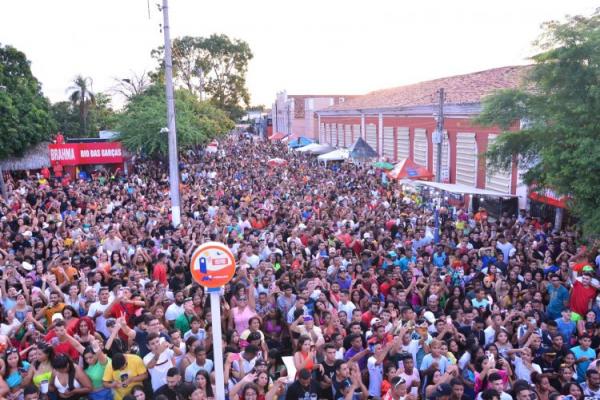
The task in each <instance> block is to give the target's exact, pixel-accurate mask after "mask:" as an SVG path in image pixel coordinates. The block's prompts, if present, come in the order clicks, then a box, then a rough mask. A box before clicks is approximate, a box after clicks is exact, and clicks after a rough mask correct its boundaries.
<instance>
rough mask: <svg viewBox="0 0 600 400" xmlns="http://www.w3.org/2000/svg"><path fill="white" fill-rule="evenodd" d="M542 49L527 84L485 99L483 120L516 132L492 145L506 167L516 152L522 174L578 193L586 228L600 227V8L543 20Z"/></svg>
mask: <svg viewBox="0 0 600 400" xmlns="http://www.w3.org/2000/svg"><path fill="white" fill-rule="evenodd" d="M536 45H537V46H538V48H539V49H540V53H539V54H537V55H535V56H534V57H533V61H534V62H535V64H534V65H533V66H532V67H531V69H530V71H529V73H528V74H527V78H526V81H525V82H524V86H523V88H522V89H521V90H509V91H501V92H499V93H496V94H493V95H492V96H490V97H489V98H487V99H485V100H484V104H483V111H482V113H481V115H480V117H479V118H478V121H477V122H478V123H480V124H484V125H499V126H501V127H502V128H504V129H508V128H509V126H510V125H511V123H514V122H515V120H521V122H524V124H523V125H524V126H523V127H522V129H521V130H520V131H518V132H508V133H506V134H504V135H501V136H500V137H499V138H498V140H497V141H496V143H495V145H494V146H493V147H492V148H491V149H490V151H489V152H488V154H487V156H488V160H489V161H490V162H491V163H492V164H493V165H495V166H499V167H507V166H508V165H509V164H510V160H511V159H512V157H513V155H514V154H518V155H519V157H520V159H521V162H522V163H523V164H524V165H525V166H527V167H529V168H528V171H527V172H526V173H525V175H524V180H525V181H526V182H527V183H529V184H536V185H537V186H538V187H546V188H552V189H553V190H554V191H556V192H557V193H559V194H561V195H569V196H570V197H571V199H572V201H571V202H570V207H571V208H572V210H573V212H574V213H575V215H577V216H578V217H579V218H580V221H581V223H582V227H583V229H584V232H586V233H587V234H591V235H597V234H600V196H598V188H600V164H599V163H598V162H597V158H596V157H597V155H598V154H600V13H599V12H598V11H597V12H596V13H594V14H593V15H591V16H590V17H582V16H574V17H568V18H567V20H566V22H562V23H560V22H556V21H552V22H548V23H546V24H544V33H543V35H542V36H541V37H540V39H539V40H538V41H537V42H536Z"/></svg>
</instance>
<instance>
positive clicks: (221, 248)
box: [190, 242, 235, 288]
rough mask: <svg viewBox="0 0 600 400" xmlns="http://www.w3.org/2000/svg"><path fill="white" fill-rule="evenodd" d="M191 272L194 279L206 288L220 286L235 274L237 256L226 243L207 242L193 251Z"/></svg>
mask: <svg viewBox="0 0 600 400" xmlns="http://www.w3.org/2000/svg"><path fill="white" fill-rule="evenodd" d="M190 272H191V274H192V277H193V278H194V280H195V281H196V282H198V284H200V285H202V286H204V287H205V288H220V287H223V286H225V285H226V284H227V283H229V281H230V280H231V278H233V275H234V274H235V257H234V256H233V253H231V250H229V248H228V247H227V246H226V245H225V244H223V243H219V242H207V243H204V244H201V245H200V246H198V247H197V248H196V250H194V252H193V253H192V260H191V262H190Z"/></svg>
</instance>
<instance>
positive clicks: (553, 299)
mask: <svg viewBox="0 0 600 400" xmlns="http://www.w3.org/2000/svg"><path fill="white" fill-rule="evenodd" d="M550 282H551V283H549V284H548V285H547V286H546V291H547V292H548V295H549V296H550V301H549V302H548V307H547V308H546V314H547V315H548V318H550V319H557V318H559V317H560V315H561V312H562V310H564V309H565V308H566V307H567V306H568V305H569V291H568V290H567V288H565V287H564V286H563V285H561V284H560V278H559V277H558V275H554V274H551V275H550Z"/></svg>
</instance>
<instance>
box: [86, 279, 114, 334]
mask: <svg viewBox="0 0 600 400" xmlns="http://www.w3.org/2000/svg"><path fill="white" fill-rule="evenodd" d="M109 299H110V290H108V288H107V287H101V288H100V291H99V293H98V301H96V302H94V303H92V304H91V305H90V308H89V310H88V313H87V316H88V317H90V318H91V319H93V320H94V322H95V323H96V330H97V331H98V332H100V333H101V334H103V335H104V337H109V336H110V332H109V331H108V328H107V327H106V318H105V317H104V311H106V309H107V308H108V306H109V305H110V302H109Z"/></svg>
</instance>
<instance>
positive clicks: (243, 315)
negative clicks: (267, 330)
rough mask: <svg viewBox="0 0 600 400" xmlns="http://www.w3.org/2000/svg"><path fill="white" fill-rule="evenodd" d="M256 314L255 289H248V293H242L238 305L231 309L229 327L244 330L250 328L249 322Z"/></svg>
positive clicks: (239, 330)
mask: <svg viewBox="0 0 600 400" xmlns="http://www.w3.org/2000/svg"><path fill="white" fill-rule="evenodd" d="M254 316H256V303H255V302H254V290H253V289H252V290H248V291H247V295H246V294H240V295H239V297H238V298H237V305H236V306H235V307H232V308H231V310H230V318H229V328H230V329H234V328H235V330H237V331H238V332H243V331H245V330H246V329H248V323H249V322H250V319H251V318H252V317H254Z"/></svg>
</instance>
